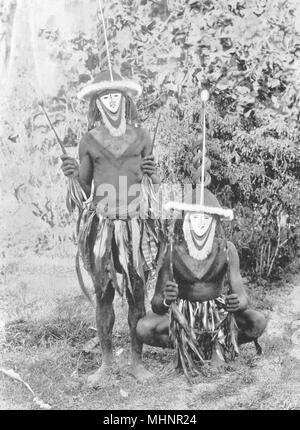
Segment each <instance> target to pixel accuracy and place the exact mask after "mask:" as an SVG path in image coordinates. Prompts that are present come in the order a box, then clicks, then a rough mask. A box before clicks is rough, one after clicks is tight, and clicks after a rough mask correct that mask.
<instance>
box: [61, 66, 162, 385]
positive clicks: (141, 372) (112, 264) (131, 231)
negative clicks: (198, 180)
mask: <svg viewBox="0 0 300 430" xmlns="http://www.w3.org/2000/svg"><path fill="white" fill-rule="evenodd" d="M140 94H141V87H140V86H139V85H138V84H137V83H135V82H133V81H131V80H125V79H122V78H121V76H119V75H118V74H116V73H114V72H113V80H112V79H111V76H110V74H109V73H108V72H101V73H99V74H98V75H97V76H96V77H95V79H94V82H92V83H91V84H89V85H87V86H86V87H85V88H83V90H82V91H81V92H80V93H79V97H80V98H81V99H85V100H89V102H90V107H89V114H88V120H89V127H88V128H89V131H88V132H87V133H86V134H85V135H84V136H83V138H82V140H81V142H80V145H79V158H80V164H79V165H78V163H77V162H76V160H75V159H73V158H71V157H68V156H66V155H64V156H62V160H63V165H62V170H63V172H64V174H65V175H66V176H70V175H75V176H76V177H77V178H78V180H79V182H80V185H81V187H82V188H83V190H84V191H85V193H86V195H87V196H90V194H91V191H92V182H93V190H94V191H93V196H92V198H93V203H92V205H91V207H89V208H88V209H87V210H86V211H85V212H84V214H83V217H82V219H83V223H82V227H81V229H80V232H79V237H78V241H79V250H80V255H81V257H82V259H83V262H84V265H85V268H86V269H87V270H88V271H89V273H90V274H91V276H92V279H93V283H94V288H95V293H96V298H97V311H96V317H97V328H98V334H99V338H100V344H101V349H102V366H101V368H100V369H99V370H98V371H97V372H96V373H95V374H94V375H91V376H90V377H89V382H90V384H91V385H97V384H98V383H103V382H104V381H105V378H107V376H108V374H109V372H108V370H109V369H110V368H111V366H112V364H113V355H112V329H113V325H114V318H115V316H114V310H113V299H114V294H115V290H117V291H118V292H119V293H120V294H123V291H124V290H125V291H126V295H127V300H128V304H129V314H128V322H129V327H130V334H131V346H132V372H133V374H134V375H135V376H136V377H137V378H138V379H139V380H143V379H145V378H147V377H149V376H151V374H150V373H149V372H147V371H146V370H145V369H144V367H143V365H142V342H141V341H140V339H138V337H137V335H136V326H137V322H138V320H139V319H140V318H142V317H143V316H144V314H145V307H144V285H145V278H146V276H147V272H148V271H149V269H151V268H152V267H151V265H152V263H153V261H154V260H155V258H156V253H157V237H156V230H155V225H154V221H153V220H151V219H149V218H147V217H145V215H146V214H147V213H148V211H147V210H146V211H143V210H142V208H143V207H144V204H145V201H146V200H147V201H148V199H149V198H150V197H151V195H152V194H151V193H152V192H153V189H152V186H153V183H158V182H159V179H158V177H157V175H156V165H155V162H154V157H153V155H152V142H151V139H150V136H149V134H148V133H147V132H146V131H145V130H144V129H143V128H142V127H140V125H139V124H138V122H137V113H136V108H135V104H134V102H133V97H136V96H139V95H140ZM117 272H118V273H122V274H123V284H122V286H119V284H118V282H117V276H116V274H117Z"/></svg>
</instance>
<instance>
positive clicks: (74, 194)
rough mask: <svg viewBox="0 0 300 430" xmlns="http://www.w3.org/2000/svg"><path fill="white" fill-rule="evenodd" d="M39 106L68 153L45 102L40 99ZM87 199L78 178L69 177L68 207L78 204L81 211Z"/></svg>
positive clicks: (60, 143)
mask: <svg viewBox="0 0 300 430" xmlns="http://www.w3.org/2000/svg"><path fill="white" fill-rule="evenodd" d="M39 106H40V108H41V109H42V111H43V113H44V115H45V117H46V119H47V121H48V123H49V126H50V128H51V130H52V131H53V133H54V135H55V138H56V141H57V143H58V144H59V146H60V148H61V150H62V153H63V154H64V155H65V154H67V151H66V148H65V147H64V145H63V142H62V140H61V139H60V137H59V136H58V134H57V132H56V130H55V128H54V126H53V124H52V122H51V120H50V118H49V115H48V114H47V112H46V109H45V107H44V102H43V101H40V102H39ZM86 200H87V196H86V194H85V192H84V191H83V189H82V187H81V185H80V183H79V181H78V179H77V178H74V177H73V176H72V177H69V188H68V194H67V207H68V210H69V211H70V212H72V211H73V209H74V208H75V206H77V207H78V209H79V211H82V209H83V202H84V201H86Z"/></svg>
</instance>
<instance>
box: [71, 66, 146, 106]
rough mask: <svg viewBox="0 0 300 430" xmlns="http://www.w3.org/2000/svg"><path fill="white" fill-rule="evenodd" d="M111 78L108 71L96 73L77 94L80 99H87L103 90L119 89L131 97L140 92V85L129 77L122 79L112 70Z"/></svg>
mask: <svg viewBox="0 0 300 430" xmlns="http://www.w3.org/2000/svg"><path fill="white" fill-rule="evenodd" d="M112 78H113V79H111V75H110V72H109V71H104V72H100V73H98V74H97V75H96V76H95V77H94V79H93V81H92V82H91V83H89V84H88V85H86V86H85V87H84V88H82V90H81V91H80V92H79V93H78V94H77V97H78V98H79V99H81V100H89V99H90V98H91V97H93V96H94V95H95V94H99V95H100V94H101V93H102V92H104V91H109V90H114V91H121V92H122V93H125V94H127V95H129V96H130V97H131V98H138V97H140V95H141V94H142V87H141V86H140V84H138V83H137V82H135V81H132V80H131V79H123V78H122V77H121V76H120V75H119V74H118V73H116V72H114V71H112Z"/></svg>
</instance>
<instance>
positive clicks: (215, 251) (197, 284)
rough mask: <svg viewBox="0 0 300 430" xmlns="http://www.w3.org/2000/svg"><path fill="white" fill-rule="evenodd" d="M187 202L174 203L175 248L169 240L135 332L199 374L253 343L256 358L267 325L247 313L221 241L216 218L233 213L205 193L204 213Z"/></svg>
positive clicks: (233, 253)
mask: <svg viewBox="0 0 300 430" xmlns="http://www.w3.org/2000/svg"><path fill="white" fill-rule="evenodd" d="M193 197H194V200H193ZM187 201H188V202H189V203H190V204H188V205H186V204H182V203H178V202H173V209H174V210H175V211H174V227H173V229H174V232H173V236H172V237H173V239H174V244H173V246H171V245H170V240H169V241H168V242H167V244H166V247H165V249H164V251H162V252H161V255H160V259H159V263H158V264H159V267H158V277H157V282H156V287H155V293H154V297H153V299H152V303H151V304H152V311H150V312H149V313H147V315H146V316H145V317H144V318H143V319H141V320H140V321H139V323H138V327H137V332H138V336H139V338H140V339H141V341H143V342H144V343H147V344H149V345H153V346H161V347H172V346H174V347H175V348H176V350H177V359H178V365H180V366H181V367H183V370H184V371H185V373H186V374H191V373H192V374H197V373H198V370H199V368H200V367H201V365H202V364H203V363H204V362H206V361H207V360H211V361H212V362H214V363H215V364H220V363H222V362H223V363H224V361H227V360H228V359H230V358H232V357H233V356H234V355H235V354H237V353H238V345H240V344H242V343H245V342H250V341H254V342H255V344H256V346H257V348H258V352H259V350H260V346H259V345H258V343H257V338H258V337H259V336H261V334H262V333H263V331H264V329H265V327H266V320H265V318H264V316H263V314H261V313H260V312H257V311H255V310H253V309H250V308H249V304H248V298H247V295H246V292H245V289H244V287H243V281H242V278H241V274H240V267H239V256H238V253H237V250H236V248H235V246H234V244H233V243H231V242H229V241H227V240H226V239H224V238H221V227H220V218H221V217H224V216H225V217H226V216H229V217H231V216H232V212H231V211H230V210H225V209H222V208H221V206H220V204H219V202H218V200H217V199H216V197H215V196H214V195H213V194H212V193H210V192H209V191H208V190H207V189H205V190H204V210H205V212H204V213H203V212H202V211H201V212H199V205H196V204H195V202H196V201H195V193H193V196H192V195H190V197H189V198H187V199H185V203H186V202H187ZM197 208H198V209H197ZM202 208H203V207H202ZM176 210H178V211H180V212H178V211H176ZM182 211H184V212H182ZM176 214H177V216H176ZM179 214H181V215H182V214H183V217H182V216H181V217H180V218H179V216H178V215H179ZM170 263H171V264H170ZM226 282H227V285H226ZM228 286H229V288H228ZM227 289H228V291H226V290H227Z"/></svg>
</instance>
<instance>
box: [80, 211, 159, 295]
mask: <svg viewBox="0 0 300 430" xmlns="http://www.w3.org/2000/svg"><path fill="white" fill-rule="evenodd" d="M80 225H81V227H80V228H78V232H79V233H78V249H79V254H80V257H81V259H82V261H83V265H84V268H85V269H86V270H87V271H88V272H89V273H90V275H91V277H92V279H93V283H94V287H95V292H96V294H97V295H100V297H101V296H103V295H104V294H105V292H106V289H107V286H108V284H109V283H110V282H111V283H112V285H113V287H114V288H115V289H116V290H117V291H118V292H119V294H120V295H123V294H124V290H125V289H128V290H129V292H130V293H131V294H132V295H133V284H134V282H135V281H136V279H139V280H141V281H143V282H144V284H145V272H146V271H148V270H151V269H153V268H154V265H155V262H156V258H157V252H158V238H157V233H156V232H157V227H156V225H155V221H154V220H152V219H140V218H139V217H137V216H135V217H133V218H129V219H125V220H124V219H111V218H109V217H105V216H101V215H99V214H97V213H96V210H95V209H90V208H87V209H86V210H85V212H84V213H83V214H82V217H81V220H80ZM117 273H121V274H123V282H122V284H121V285H119V283H118V280H117Z"/></svg>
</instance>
